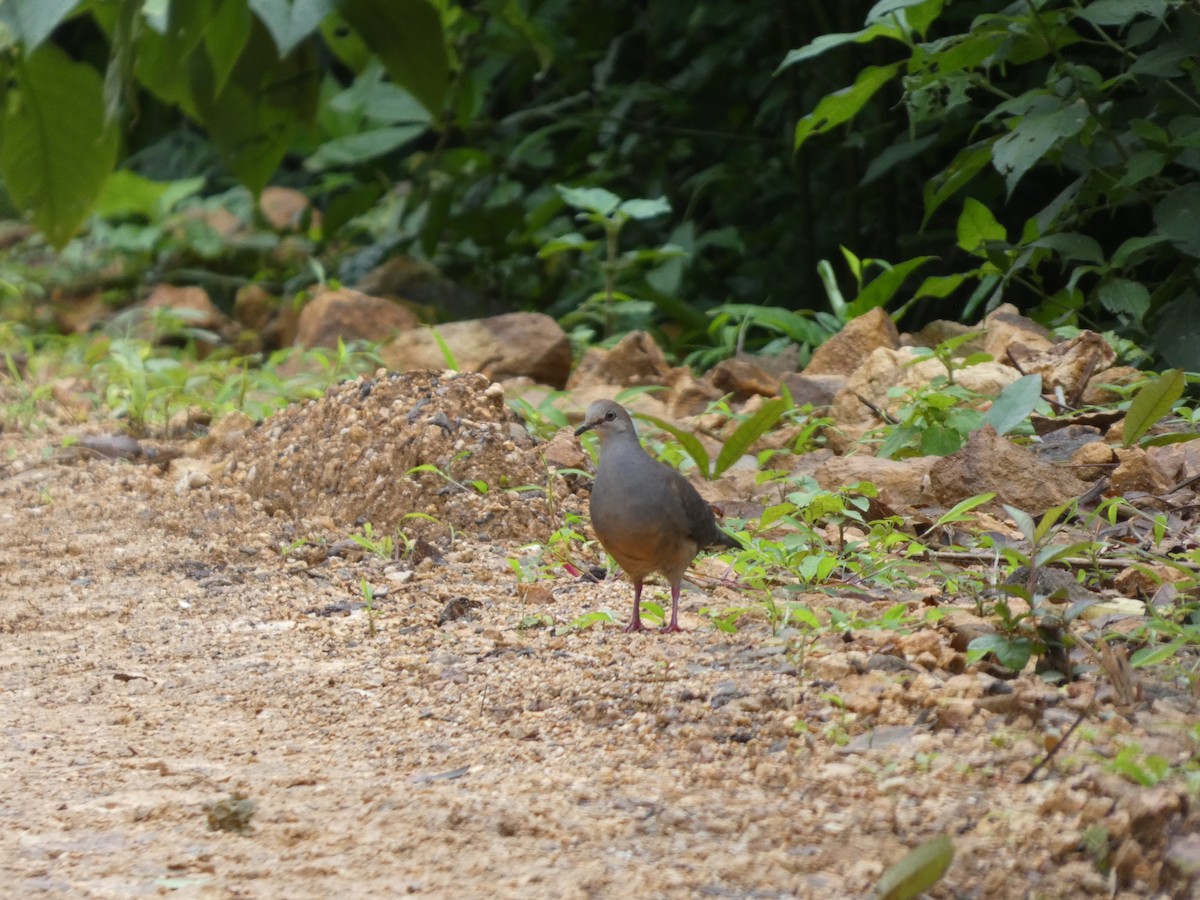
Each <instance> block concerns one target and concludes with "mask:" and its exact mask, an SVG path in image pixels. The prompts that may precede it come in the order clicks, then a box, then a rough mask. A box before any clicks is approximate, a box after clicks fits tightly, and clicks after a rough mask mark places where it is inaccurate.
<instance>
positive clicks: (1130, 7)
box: [1076, 0, 1167, 28]
mask: <svg viewBox="0 0 1200 900" xmlns="http://www.w3.org/2000/svg"><path fill="white" fill-rule="evenodd" d="M1166 14H1167V0H1092V2H1090V3H1088V4H1087V5H1086V6H1085V7H1084V8H1083V9H1081V10H1079V11H1078V12H1077V13H1076V15H1077V16H1079V18H1081V19H1087V20H1088V21H1089V22H1091V23H1092V24H1093V25H1110V26H1116V27H1118V28H1124V27H1125V26H1126V25H1128V24H1129V23H1130V22H1132V21H1133V20H1134V19H1135V18H1137V17H1138V16H1153V17H1154V18H1155V19H1159V20H1160V21H1161V20H1162V18H1163V17H1164V16H1165V15H1166Z"/></svg>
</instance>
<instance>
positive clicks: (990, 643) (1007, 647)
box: [967, 634, 1033, 672]
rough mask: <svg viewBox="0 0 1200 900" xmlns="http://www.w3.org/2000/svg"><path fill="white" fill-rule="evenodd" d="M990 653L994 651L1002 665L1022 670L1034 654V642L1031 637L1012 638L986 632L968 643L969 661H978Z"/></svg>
mask: <svg viewBox="0 0 1200 900" xmlns="http://www.w3.org/2000/svg"><path fill="white" fill-rule="evenodd" d="M988 653H994V654H995V655H996V659H997V660H998V661H999V663H1000V665H1002V666H1004V667H1005V668H1006V669H1011V670H1012V671H1014V672H1020V671H1021V670H1022V669H1024V668H1025V666H1026V664H1027V663H1028V662H1029V658H1030V657H1031V656H1032V655H1033V643H1032V642H1031V641H1030V640H1029V638H1010V637H1004V636H1003V635H999V634H984V635H980V636H979V637H977V638H975V639H974V640H973V641H971V643H969V644H967V661H968V662H978V661H979V660H980V659H982V658H983V657H985V656H986V655H987V654H988Z"/></svg>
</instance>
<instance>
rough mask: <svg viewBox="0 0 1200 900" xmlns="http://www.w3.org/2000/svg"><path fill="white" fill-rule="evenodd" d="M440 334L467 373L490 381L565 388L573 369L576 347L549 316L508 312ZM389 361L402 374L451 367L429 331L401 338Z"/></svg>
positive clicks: (386, 349) (386, 347)
mask: <svg viewBox="0 0 1200 900" xmlns="http://www.w3.org/2000/svg"><path fill="white" fill-rule="evenodd" d="M437 332H438V335H439V336H440V337H441V338H442V340H443V341H445V342H446V345H447V346H448V347H449V348H450V351H451V353H453V354H454V357H455V360H456V361H457V363H458V368H459V369H460V370H461V371H464V372H483V373H485V374H486V375H487V376H488V377H489V378H492V379H501V378H519V377H521V376H525V377H528V378H532V379H533V380H534V381H539V382H541V383H542V384H548V385H550V386H552V387H555V388H561V387H563V385H565V384H566V382H567V375H568V373H569V372H570V369H571V343H570V341H569V340H568V339H567V335H566V334H565V333H564V332H563V330H562V328H560V327H559V325H558V323H557V322H555V321H554V320H553V319H552V318H550V317H549V316H547V315H544V314H543V313H526V312H518V313H507V314H506V315H502V316H493V317H491V318H490V319H471V320H468V321H465V322H448V323H447V324H445V325H438V326H437ZM379 354H380V356H381V357H382V358H383V361H384V363H385V364H386V365H387V366H388V367H389V368H391V369H394V370H396V371H400V372H411V371H414V370H417V369H429V370H434V371H440V370H442V369H446V368H448V366H447V363H446V358H445V355H444V354H443V353H442V350H441V348H440V347H439V346H438V343H437V340H436V338H435V337H434V335H433V333H432V332H431V331H429V330H428V329H424V328H422V329H419V330H416V331H408V332H405V333H402V334H399V335H397V336H396V337H394V338H393V339H392V340H390V341H388V342H387V343H386V344H383V345H382V346H381V347H380V348H379Z"/></svg>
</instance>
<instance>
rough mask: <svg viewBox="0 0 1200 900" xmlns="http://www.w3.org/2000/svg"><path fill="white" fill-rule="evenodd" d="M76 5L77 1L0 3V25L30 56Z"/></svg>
mask: <svg viewBox="0 0 1200 900" xmlns="http://www.w3.org/2000/svg"><path fill="white" fill-rule="evenodd" d="M78 5H79V0H0V22H3V23H5V24H7V25H8V27H9V28H11V29H12V33H13V37H14V38H16V40H18V41H20V42H21V43H22V44H24V45H25V52H26V53H32V52H33V51H34V50H36V49H37V48H38V47H40V46H41V45H42V43H43V42H44V41H45V40H46V38H48V37H50V34H51V32H53V31H54V29H55V28H57V27H58V26H59V25H61V24H62V23H63V21H64V20H65V19H66V18H67V16H69V15H70V14H71V13H72V11H73V10H74V9H75V7H76V6H78Z"/></svg>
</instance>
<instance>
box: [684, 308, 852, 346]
mask: <svg viewBox="0 0 1200 900" xmlns="http://www.w3.org/2000/svg"><path fill="white" fill-rule="evenodd" d="M708 314H709V315H710V316H717V315H721V314H728V315H730V316H733V317H734V318H735V319H743V318H744V319H747V320H748V321H749V322H750V324H751V325H757V326H759V327H762V328H769V329H770V330H772V331H778V332H779V333H780V334H783V335H785V336H787V337H788V338H790V339H791V340H793V341H795V342H796V343H797V344H808V345H810V346H813V347H816V346H818V345H819V344H821V343H822V342H824V341H825V340H826V339H828V338H829V332H827V331H826V330H825V329H823V328H822V327H821V326H820V325H818V324H817V323H816V322H814V321H813V320H812V319H810V318H808V317H807V316H805V315H802V314H801V313H799V312H793V311H792V310H790V309H780V308H779V307H777V306H755V305H753V304H750V303H726V304H724V305H722V306H718V307H717V308H716V309H711V310H709V312H708Z"/></svg>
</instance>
